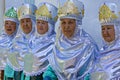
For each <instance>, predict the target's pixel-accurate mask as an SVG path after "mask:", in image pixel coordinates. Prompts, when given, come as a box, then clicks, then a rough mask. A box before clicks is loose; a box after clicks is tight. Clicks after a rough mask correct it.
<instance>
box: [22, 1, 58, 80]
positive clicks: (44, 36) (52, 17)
mask: <svg viewBox="0 0 120 80" xmlns="http://www.w3.org/2000/svg"><path fill="white" fill-rule="evenodd" d="M56 17H57V8H56V7H55V6H54V5H52V4H50V3H47V2H42V3H40V5H39V8H38V9H37V11H36V33H35V36H34V37H33V39H32V42H31V43H32V46H33V48H32V53H31V54H26V55H25V60H24V62H25V63H24V64H25V66H24V72H25V74H26V75H29V76H31V78H30V80H42V74H43V72H44V71H45V69H46V68H47V67H48V65H49V62H48V56H49V54H51V53H52V48H53V44H54V38H55V32H54V25H55V22H56ZM29 59H31V61H30V60H29ZM29 66H31V67H29ZM28 67H29V69H28Z"/></svg>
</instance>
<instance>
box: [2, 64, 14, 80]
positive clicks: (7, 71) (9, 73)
mask: <svg viewBox="0 0 120 80" xmlns="http://www.w3.org/2000/svg"><path fill="white" fill-rule="evenodd" d="M14 72H15V71H14V70H13V69H12V68H11V67H10V66H9V65H6V67H5V70H4V80H8V79H7V78H14Z"/></svg>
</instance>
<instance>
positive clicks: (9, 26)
mask: <svg viewBox="0 0 120 80" xmlns="http://www.w3.org/2000/svg"><path fill="white" fill-rule="evenodd" d="M15 30H16V23H15V22H13V21H10V20H6V21H5V32H6V33H7V34H8V35H11V34H13V33H14V32H15Z"/></svg>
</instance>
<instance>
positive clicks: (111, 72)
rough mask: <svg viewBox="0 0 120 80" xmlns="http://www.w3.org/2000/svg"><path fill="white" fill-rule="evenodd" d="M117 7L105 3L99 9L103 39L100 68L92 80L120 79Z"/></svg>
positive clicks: (119, 41)
mask: <svg viewBox="0 0 120 80" xmlns="http://www.w3.org/2000/svg"><path fill="white" fill-rule="evenodd" d="M118 18H119V16H118V10H117V5H116V4H115V3H111V2H105V3H104V4H102V6H101V7H100V9H99V20H100V23H101V31H102V32H101V33H102V37H103V47H102V49H101V51H100V57H99V66H98V67H99V68H98V67H97V69H95V72H94V73H93V75H92V77H91V78H92V80H119V79H120V44H119V43H120V38H119V37H120V36H119V34H120V31H119V27H120V20H119V19H118Z"/></svg>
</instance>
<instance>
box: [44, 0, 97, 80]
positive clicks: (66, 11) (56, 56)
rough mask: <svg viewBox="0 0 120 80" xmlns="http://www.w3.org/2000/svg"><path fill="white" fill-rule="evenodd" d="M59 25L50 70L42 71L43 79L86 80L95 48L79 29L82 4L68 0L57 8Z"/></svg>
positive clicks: (92, 42) (92, 63)
mask: <svg viewBox="0 0 120 80" xmlns="http://www.w3.org/2000/svg"><path fill="white" fill-rule="evenodd" d="M58 16H59V19H60V26H59V28H58V30H57V35H56V41H55V47H54V48H53V54H51V56H50V57H49V62H50V67H49V68H48V69H47V70H46V72H44V74H43V78H44V79H45V80H46V79H48V80H57V79H58V80H83V79H85V80H88V79H89V73H90V72H91V70H92V67H93V66H94V60H95V55H96V51H97V46H96V44H95V42H94V41H93V39H92V38H91V37H90V36H89V34H87V33H86V32H85V31H84V30H83V29H80V27H81V25H82V18H83V17H84V5H83V3H82V2H80V1H78V0H68V1H66V2H65V4H64V5H63V6H61V7H60V8H59V11H58Z"/></svg>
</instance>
